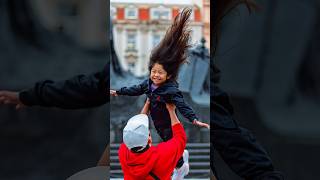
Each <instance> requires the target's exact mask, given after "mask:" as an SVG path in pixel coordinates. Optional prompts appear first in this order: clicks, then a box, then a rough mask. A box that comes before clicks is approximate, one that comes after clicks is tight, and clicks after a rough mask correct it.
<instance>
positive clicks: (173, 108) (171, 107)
mask: <svg viewBox="0 0 320 180" xmlns="http://www.w3.org/2000/svg"><path fill="white" fill-rule="evenodd" d="M166 107H167V109H168V111H169V112H174V111H175V110H176V105H174V104H170V103H166Z"/></svg>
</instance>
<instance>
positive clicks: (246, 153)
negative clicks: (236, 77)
mask: <svg viewBox="0 0 320 180" xmlns="http://www.w3.org/2000/svg"><path fill="white" fill-rule="evenodd" d="M214 92H215V93H214V94H213V96H211V97H212V99H211V106H210V112H211V115H210V116H211V122H210V125H211V127H212V128H211V129H210V142H211V143H212V144H211V147H213V148H215V149H216V150H217V151H218V152H219V154H220V156H221V157H222V159H223V160H224V161H225V162H226V164H227V165H228V166H229V167H230V168H231V169H232V170H233V171H234V172H235V173H236V174H237V175H239V176H241V177H242V178H244V179H260V178H257V177H258V176H261V175H263V174H266V173H272V174H273V175H274V176H275V179H283V178H281V177H282V175H281V173H276V172H275V171H274V166H273V163H272V161H271V158H270V156H269V155H268V153H267V152H266V151H265V149H264V148H263V147H262V146H261V145H260V144H259V143H258V141H257V140H256V138H255V137H254V136H253V135H252V133H251V132H250V131H248V130H247V129H245V128H242V127H240V126H239V125H238V123H237V122H236V121H235V119H234V118H233V107H232V104H231V103H230V100H229V96H228V94H227V93H225V92H224V91H222V90H221V89H219V88H218V87H217V86H215V87H214ZM212 152H213V150H212ZM210 153H211V152H210ZM212 155H213V153H211V156H212ZM210 161H211V162H210V163H211V167H213V164H214V162H213V158H212V157H211V160H210ZM272 177H273V176H272ZM276 177H279V178H276Z"/></svg>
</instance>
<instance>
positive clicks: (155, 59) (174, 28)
mask: <svg viewBox="0 0 320 180" xmlns="http://www.w3.org/2000/svg"><path fill="white" fill-rule="evenodd" d="M191 11H192V10H191V9H190V8H185V9H183V11H182V12H181V13H179V14H178V15H177V16H176V17H175V19H174V21H173V24H172V25H171V26H170V27H169V29H168V30H167V32H166V34H165V36H164V38H163V39H162V40H161V42H160V43H159V44H158V45H157V46H156V47H155V48H154V49H153V50H152V52H151V55H150V63H149V71H151V69H152V67H153V66H154V64H155V63H158V64H161V65H162V66H163V68H164V70H165V71H167V73H168V75H169V76H170V79H172V80H176V79H177V76H178V72H179V68H180V66H181V65H182V64H183V63H185V62H186V59H187V53H186V50H187V49H188V48H189V47H190V45H189V40H190V30H188V29H187V25H188V20H189V17H190V15H191Z"/></svg>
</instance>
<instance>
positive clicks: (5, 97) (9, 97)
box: [0, 91, 25, 109]
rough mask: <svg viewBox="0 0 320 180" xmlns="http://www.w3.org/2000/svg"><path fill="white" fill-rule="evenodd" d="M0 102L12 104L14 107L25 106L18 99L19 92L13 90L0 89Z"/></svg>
mask: <svg viewBox="0 0 320 180" xmlns="http://www.w3.org/2000/svg"><path fill="white" fill-rule="evenodd" d="M0 104H12V105H15V106H16V109H21V108H23V107H25V105H24V104H23V103H22V102H21V101H20V99H19V92H14V91H0Z"/></svg>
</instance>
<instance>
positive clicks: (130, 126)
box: [123, 114, 149, 149]
mask: <svg viewBox="0 0 320 180" xmlns="http://www.w3.org/2000/svg"><path fill="white" fill-rule="evenodd" d="M148 138H149V118H148V116H147V115H145V114H138V115H135V116H133V117H132V118H130V119H129V121H128V122H127V125H126V126H125V127H124V129H123V142H124V143H125V144H126V146H127V147H128V148H129V149H132V148H134V147H139V146H141V147H145V146H147V144H148Z"/></svg>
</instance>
